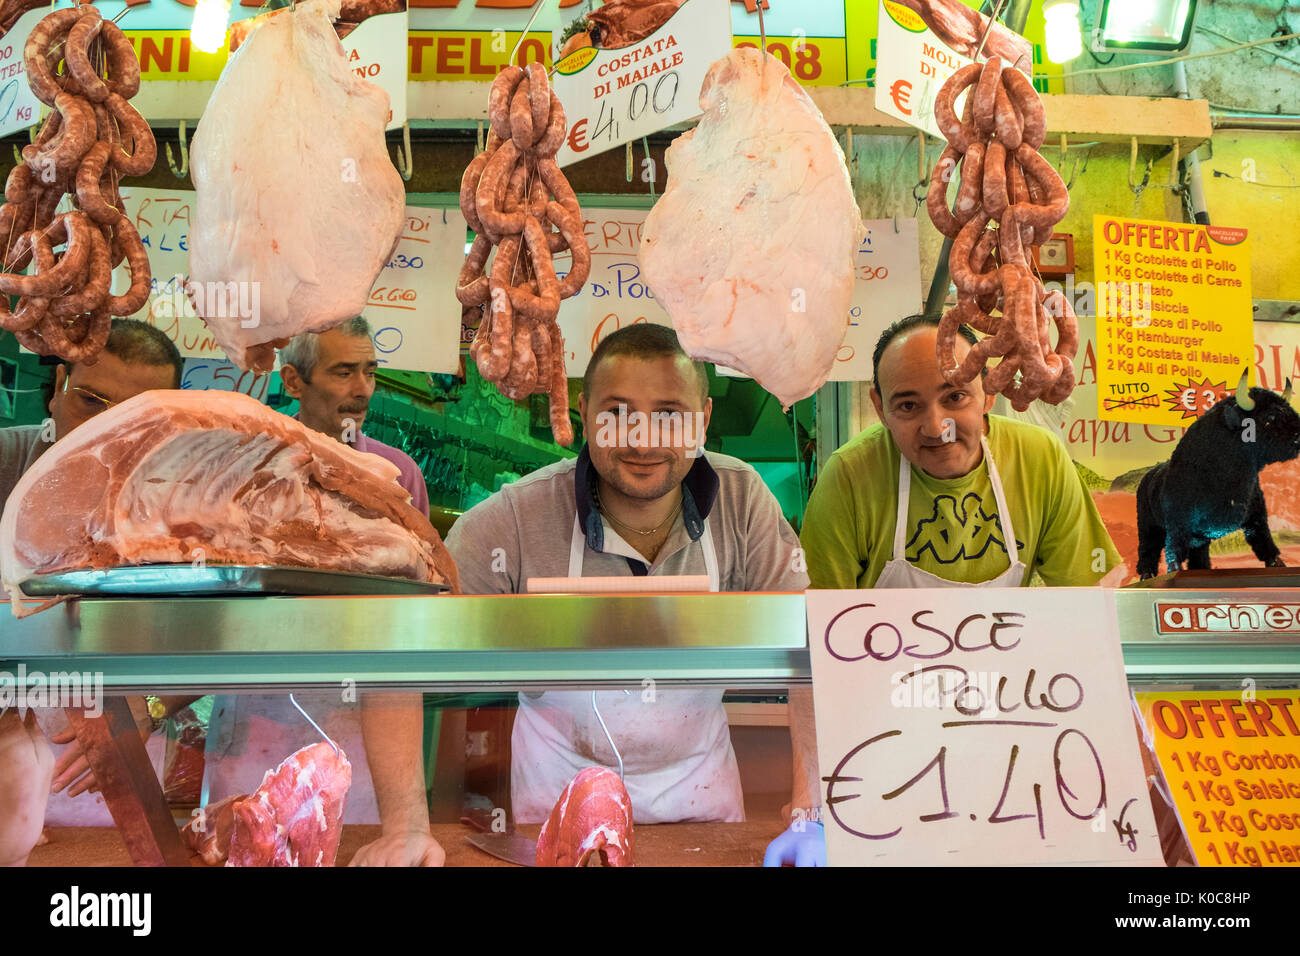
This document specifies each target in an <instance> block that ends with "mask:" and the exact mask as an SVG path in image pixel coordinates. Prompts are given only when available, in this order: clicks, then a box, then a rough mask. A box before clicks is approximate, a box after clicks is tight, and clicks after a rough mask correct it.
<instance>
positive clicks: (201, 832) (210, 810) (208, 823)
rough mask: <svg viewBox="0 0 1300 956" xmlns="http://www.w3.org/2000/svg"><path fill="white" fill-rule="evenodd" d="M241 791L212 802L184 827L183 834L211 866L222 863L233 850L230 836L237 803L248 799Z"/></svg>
mask: <svg viewBox="0 0 1300 956" xmlns="http://www.w3.org/2000/svg"><path fill="white" fill-rule="evenodd" d="M247 799H248V794H246V793H239V794H236V795H235V796H233V797H226V798H225V799H224V800H218V801H217V802H216V803H209V804H208V805H207V806H206V807H204V808H203V809H202V810H201V811H199V812H198V813H197V814H195V815H194V816H193V817H191V818H190V821H189V822H188V823H186V824H185V826H183V827H181V836H182V837H184V838H185V842H186V844H187V845H188V846H189V848H190V849H191V850H193V851H194V852H195V853H197V854H198V855H199V856H200V857H202V858H203V862H204V863H206V864H208V865H209V866H220V865H221V864H223V863H225V862H226V857H227V856H228V855H229V853H230V837H231V835H232V834H233V833H234V832H235V804H236V803H237V802H238V801H240V800H247Z"/></svg>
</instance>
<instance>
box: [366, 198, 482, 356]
mask: <svg viewBox="0 0 1300 956" xmlns="http://www.w3.org/2000/svg"><path fill="white" fill-rule="evenodd" d="M464 258H465V219H464V217H463V216H461V214H460V212H459V210H457V211H455V212H451V211H447V212H444V211H443V210H441V209H425V208H421V207H416V206H408V207H407V210H406V226H405V228H404V229H403V230H402V238H401V240H400V241H399V242H398V243H397V251H396V252H394V253H393V256H392V258H391V259H389V260H388V262H387V263H386V264H385V265H384V268H383V271H382V272H380V273H379V278H378V279H376V280H375V284H374V286H373V287H372V288H371V290H370V303H369V304H368V305H367V306H366V308H365V311H364V312H363V313H362V314H363V315H364V316H365V317H366V319H367V321H369V322H370V328H371V330H372V332H373V334H374V342H375V357H376V358H378V359H379V364H380V367H381V368H389V369H405V370H409V371H416V372H455V371H456V368H457V365H458V364H459V349H460V305H459V304H458V303H457V302H456V280H457V277H458V276H459V275H460V265H461V262H462V261H463V260H464Z"/></svg>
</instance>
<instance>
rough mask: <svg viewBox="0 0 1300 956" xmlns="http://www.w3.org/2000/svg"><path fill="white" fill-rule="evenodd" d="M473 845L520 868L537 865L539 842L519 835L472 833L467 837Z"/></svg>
mask: <svg viewBox="0 0 1300 956" xmlns="http://www.w3.org/2000/svg"><path fill="white" fill-rule="evenodd" d="M465 839H466V840H468V841H469V842H470V843H471V844H472V845H474V846H475V847H477V848H478V849H480V850H482V851H483V852H484V853H487V854H489V855H490V856H494V857H496V858H497V859H498V860H505V861H506V862H508V863H517V864H518V865H519V866H536V865H537V841H536V840H530V839H528V837H526V836H523V835H522V834H519V833H471V834H469V835H468V836H466V837H465Z"/></svg>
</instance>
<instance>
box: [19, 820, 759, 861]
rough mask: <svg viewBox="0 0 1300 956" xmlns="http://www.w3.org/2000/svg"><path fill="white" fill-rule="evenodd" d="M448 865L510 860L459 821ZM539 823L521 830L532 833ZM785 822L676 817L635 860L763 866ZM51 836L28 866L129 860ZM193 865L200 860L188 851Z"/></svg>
mask: <svg viewBox="0 0 1300 956" xmlns="http://www.w3.org/2000/svg"><path fill="white" fill-rule="evenodd" d="M432 829H433V836H434V839H436V840H437V841H438V842H439V843H441V844H442V848H443V849H444V850H446V851H447V866H511V865H512V864H510V863H507V862H506V861H504V860H498V859H497V858H496V857H494V856H489V855H488V854H486V853H484V852H483V851H481V850H479V849H478V848H476V847H473V846H471V845H470V844H469V843H468V842H466V840H465V837H466V836H468V835H469V834H471V833H473V832H474V831H473V830H471V829H470V828H469V827H466V826H462V825H461V824H458V823H441V824H434V826H433V828H432ZM540 829H541V827H540V826H537V825H531V826H521V827H520V828H519V832H520V833H522V834H524V835H525V836H527V837H529V838H531V839H536V837H537V831H538V830H540ZM782 829H783V827H782V826H781V825H780V823H778V822H777V821H775V820H762V821H757V822H750V823H674V824H661V825H659V826H639V827H637V828H636V855H637V862H638V863H639V864H641V865H643V866H761V865H762V863H763V851H764V850H765V849H766V848H767V844H768V843H769V842H770V841H771V840H772V839H773V838H774V837H776V836H777V835H778V834H779V833H780V832H781V831H782ZM49 834H50V842H49V843H48V844H46V845H45V846H38V847H36V848H35V849H34V850H32V854H31V857H30V858H29V860H28V865H29V866H130V865H131V860H130V857H128V856H127V852H126V846H125V845H124V844H123V843H122V838H121V837H120V836H119V835H118V832H117V830H116V829H114V828H112V827H52V828H50V830H49ZM377 836H379V827H377V826H345V827H344V828H343V839H342V841H341V842H340V844H339V861H340V862H341V863H346V862H347V861H348V860H351V859H352V856H353V854H355V853H356V851H357V850H358V849H360V848H361V847H362V846H364V845H365V844H366V843H369V842H370V841H371V840H374V839H375V838H376V837H377ZM191 864H192V865H193V866H203V865H204V864H203V863H202V862H201V861H200V860H199V859H198V857H191Z"/></svg>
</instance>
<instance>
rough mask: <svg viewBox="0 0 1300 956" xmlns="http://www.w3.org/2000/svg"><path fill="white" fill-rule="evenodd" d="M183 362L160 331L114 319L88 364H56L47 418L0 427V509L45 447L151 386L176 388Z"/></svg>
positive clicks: (174, 347) (141, 324)
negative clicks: (104, 339)
mask: <svg viewBox="0 0 1300 956" xmlns="http://www.w3.org/2000/svg"><path fill="white" fill-rule="evenodd" d="M184 367H185V362H184V359H182V358H181V354H180V352H178V351H177V350H176V346H175V345H174V344H172V341H171V339H169V338H167V336H166V335H164V334H163V333H162V332H160V331H158V329H156V328H154V327H153V326H152V325H149V324H148V323H147V322H139V321H137V320H135V319H114V320H113V325H112V330H111V331H110V332H109V335H108V342H107V343H105V345H104V350H103V351H102V352H100V353H99V356H98V358H97V360H96V361H95V364H94V365H87V364H86V363H84V362H73V363H71V364H67V363H64V364H61V365H59V366H57V367H56V368H55V370H54V395H53V397H51V399H50V402H49V411H50V418H49V419H47V420H46V421H45V422H43V423H41V424H38V425H15V426H14V427H12V428H0V510H2V509H3V507H4V504H5V502H6V501H8V500H9V494H10V492H12V491H13V490H14V486H15V485H16V484H18V479H19V478H21V477H22V476H23V473H24V472H26V471H27V469H28V468H30V467H31V466H32V465H33V464H35V462H36V459H37V458H39V457H40V456H41V455H42V454H43V453H44V452H45V450H46V449H47V448H49V447H50V446H51V445H53V444H54V442H55V441H57V440H58V439H60V438H63V437H64V436H65V435H67V434H68V432H70V431H72V430H73V429H74V428H76V427H77V426H78V425H81V424H82V423H84V422H87V421H89V420H90V419H92V418H94V417H95V416H96V415H98V414H99V413H100V412H102V411H104V410H105V409H109V408H112V407H113V406H114V405H120V404H121V403H122V402H125V401H126V400H127V399H128V398H134V397H135V396H136V395H139V394H140V393H141V392H147V391H150V390H151V389H155V388H180V387H181V373H182V371H183V370H184Z"/></svg>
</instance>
